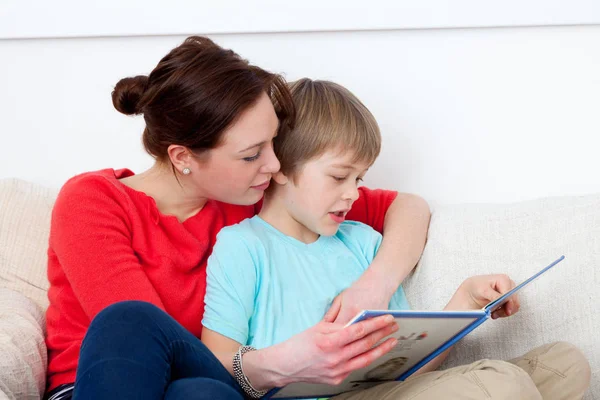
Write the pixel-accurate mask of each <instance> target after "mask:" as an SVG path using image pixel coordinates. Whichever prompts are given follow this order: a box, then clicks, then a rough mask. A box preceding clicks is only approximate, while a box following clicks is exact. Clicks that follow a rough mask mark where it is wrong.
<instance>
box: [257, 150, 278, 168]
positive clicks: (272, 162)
mask: <svg viewBox="0 0 600 400" xmlns="http://www.w3.org/2000/svg"><path fill="white" fill-rule="evenodd" d="M266 156H267V158H266V162H265V164H264V165H263V166H262V168H261V172H263V173H268V174H274V173H276V172H277V171H279V168H281V164H280V163H279V160H278V159H277V156H275V152H274V151H273V148H272V147H271V148H269V150H268V152H267V154H266Z"/></svg>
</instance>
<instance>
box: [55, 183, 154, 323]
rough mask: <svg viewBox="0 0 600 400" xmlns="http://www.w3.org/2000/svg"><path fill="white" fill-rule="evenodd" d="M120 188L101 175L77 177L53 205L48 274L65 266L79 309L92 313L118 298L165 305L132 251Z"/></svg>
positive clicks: (90, 314)
mask: <svg viewBox="0 0 600 400" xmlns="http://www.w3.org/2000/svg"><path fill="white" fill-rule="evenodd" d="M119 198H120V193H119V192H118V191H117V190H116V189H115V188H114V187H112V186H111V184H110V183H107V182H106V180H105V179H104V178H102V177H89V176H88V177H81V176H80V177H76V178H74V179H72V180H71V181H69V182H68V183H67V184H65V186H64V187H63V188H62V190H61V192H60V194H59V195H58V198H57V200H56V203H55V204H54V208H53V210H52V223H51V228H50V251H49V271H48V273H49V277H50V280H51V281H52V280H53V279H58V278H56V277H60V272H61V271H59V270H58V268H60V269H61V270H62V272H64V274H65V275H66V277H67V279H68V280H69V284H70V287H71V289H72V290H73V293H74V294H75V296H76V297H77V299H78V301H79V302H80V305H81V307H82V309H83V311H84V312H85V313H86V315H87V316H88V317H89V319H90V320H91V319H93V318H94V317H95V316H96V314H98V313H99V312H100V311H101V310H102V309H104V308H105V307H107V306H109V305H111V304H113V303H116V302H119V301H122V300H140V301H145V302H149V303H151V304H154V305H155V306H157V307H159V308H161V309H163V310H164V305H163V303H162V301H161V299H160V297H159V296H158V294H157V293H156V290H155V289H154V286H153V285H152V283H151V282H150V280H149V279H148V277H147V275H146V274H145V273H144V270H143V268H142V266H141V264H140V262H139V260H138V258H137V256H136V254H135V253H134V251H133V248H132V245H131V229H130V226H129V225H128V216H127V213H126V211H125V210H124V208H123V206H122V205H121V204H120V202H119V200H118V199H119Z"/></svg>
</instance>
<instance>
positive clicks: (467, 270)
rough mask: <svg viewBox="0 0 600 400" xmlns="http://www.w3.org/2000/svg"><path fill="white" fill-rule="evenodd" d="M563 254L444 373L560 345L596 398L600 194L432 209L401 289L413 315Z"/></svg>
mask: <svg viewBox="0 0 600 400" xmlns="http://www.w3.org/2000/svg"><path fill="white" fill-rule="evenodd" d="M563 254H564V255H565V256H566V258H565V260H564V261H563V262H561V263H559V264H558V265H557V266H556V267H554V268H553V269H552V270H550V271H548V273H546V274H545V275H544V276H542V277H540V278H539V279H537V280H536V281H534V282H532V283H531V284H530V285H529V286H528V287H526V288H525V289H523V291H522V292H521V294H520V299H521V311H520V312H519V313H518V314H516V315H515V316H513V317H511V318H504V319H501V320H493V321H492V320H490V321H487V322H486V323H484V324H483V325H482V326H480V327H479V328H477V329H476V330H475V331H474V332H472V333H470V334H469V335H468V336H467V337H465V338H464V339H463V340H462V341H461V342H460V343H458V344H457V345H456V346H455V348H454V349H453V351H452V353H451V356H450V357H449V358H448V359H447V361H446V363H445V365H444V367H452V366H455V365H460V364H466V363H470V362H472V361H475V360H478V359H481V358H492V359H504V360H506V359H510V358H513V357H516V356H519V355H521V354H523V353H525V352H527V351H528V350H530V349H531V348H533V347H536V346H539V345H542V344H544V343H549V342H554V341H559V340H566V341H569V342H571V343H573V344H575V345H577V346H578V347H579V348H580V349H581V350H582V351H583V352H584V353H585V354H586V355H587V357H588V359H589V361H590V364H591V366H592V388H591V390H590V394H589V395H588V396H589V397H588V398H600V351H599V350H600V339H599V337H598V333H599V332H600V314H599V313H598V312H597V307H598V305H599V304H600V294H599V293H600V291H599V290H598V288H599V287H600V195H589V196H581V197H558V198H545V199H540V200H534V201H528V202H522V203H514V204H507V205H466V204H464V205H445V206H433V207H432V218H431V224H430V228H429V237H428V240H427V244H426V246H425V250H424V253H423V255H422V257H421V260H420V262H419V265H418V266H417V269H416V270H415V272H414V274H413V275H412V276H411V277H409V278H408V279H407V280H406V281H405V290H406V293H407V297H408V299H409V302H410V303H411V305H412V307H413V308H414V309H425V310H439V309H442V308H443V307H444V306H445V304H446V303H447V301H448V300H449V299H450V297H451V296H452V294H453V293H454V291H455V289H456V288H457V287H458V286H459V285H460V283H461V282H462V281H463V280H464V279H466V278H468V277H469V276H473V275H480V274H488V273H506V274H508V275H509V276H510V277H511V278H512V279H513V280H514V281H515V282H517V283H519V282H521V281H523V280H524V279H526V278H527V277H529V276H531V275H532V274H533V273H535V272H537V271H538V270H540V269H541V268H542V267H544V266H546V265H548V264H550V262H552V261H554V260H555V259H557V258H558V257H559V256H561V255H563Z"/></svg>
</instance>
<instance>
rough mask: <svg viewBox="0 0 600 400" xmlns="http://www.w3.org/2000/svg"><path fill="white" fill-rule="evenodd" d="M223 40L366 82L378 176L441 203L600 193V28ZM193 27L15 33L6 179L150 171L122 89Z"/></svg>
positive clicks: (2, 140)
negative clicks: (377, 129) (107, 34)
mask: <svg viewBox="0 0 600 400" xmlns="http://www.w3.org/2000/svg"><path fill="white" fill-rule="evenodd" d="M212 37H213V38H214V39H215V40H216V41H217V42H219V43H220V44H222V45H223V46H226V47H231V48H233V49H234V50H236V51H237V52H238V53H240V54H241V55H243V56H244V57H246V58H248V59H250V60H251V61H252V62H253V63H256V64H258V65H260V66H262V67H264V68H267V69H270V70H272V71H277V72H282V73H285V75H286V76H287V77H288V78H289V79H295V78H298V77H301V76H309V77H312V78H324V79H331V80H335V81H337V82H339V83H342V84H344V85H346V86H348V87H349V88H350V89H351V90H352V91H354V92H355V94H357V95H358V96H359V97H360V98H361V99H362V100H363V101H364V102H365V104H366V105H367V106H368V107H369V108H370V109H371V110H372V112H373V113H374V115H375V116H376V118H377V119H378V120H379V122H380V125H381V128H382V131H383V135H384V150H383V153H382V155H381V157H380V159H379V160H378V161H377V163H376V165H375V166H374V167H373V169H372V171H371V172H370V173H369V175H367V184H368V185H369V186H377V187H385V188H393V189H399V190H402V191H409V192H415V193H419V194H421V195H422V196H424V197H425V198H427V199H428V200H430V201H439V202H507V201H516V200H523V199H530V198H535V197H540V196H549V195H561V194H584V193H591V192H600V176H599V172H600V157H598V151H599V149H600V139H599V137H600V135H599V134H600V107H599V106H600V104H599V103H600V102H599V100H600V26H597V25H596V26H561V27H531V28H524V27H512V28H485V29H441V30H435V29H431V30H380V31H360V32H359V31H356V32H352V31H349V32H328V33H326V32H315V33H270V34H231V35H212ZM183 38H184V36H154V37H136V38H133V37H115V38H85V39H84V38H68V39H30V40H12V39H8V40H0V178H5V177H20V178H24V179H29V180H33V181H36V182H39V183H42V184H45V185H50V186H58V185H60V184H62V183H63V182H64V181H65V180H66V179H67V178H68V177H70V176H72V175H74V174H76V173H79V172H82V171H86V170H93V169H99V168H104V167H124V166H127V167H130V168H132V169H133V170H134V171H138V172H139V171H141V170H143V169H144V168H146V167H148V166H149V165H150V164H151V160H150V158H149V157H148V156H146V155H145V153H144V152H143V149H142V147H141V143H140V134H141V131H142V127H143V125H142V123H143V121H142V119H141V118H140V117H136V118H130V117H126V116H124V115H121V114H119V113H118V112H117V111H115V110H114V109H113V108H112V104H111V100H110V92H111V90H112V87H113V86H114V84H115V83H116V82H117V81H118V80H119V79H120V78H122V77H125V76H129V75H134V74H140V73H148V72H150V70H151V69H152V68H153V67H154V65H156V63H157V62H158V60H159V59H160V58H161V57H162V56H163V55H164V54H165V53H166V52H167V51H168V50H169V49H170V48H172V47H173V46H175V45H177V44H178V43H180V42H181V41H182V40H183Z"/></svg>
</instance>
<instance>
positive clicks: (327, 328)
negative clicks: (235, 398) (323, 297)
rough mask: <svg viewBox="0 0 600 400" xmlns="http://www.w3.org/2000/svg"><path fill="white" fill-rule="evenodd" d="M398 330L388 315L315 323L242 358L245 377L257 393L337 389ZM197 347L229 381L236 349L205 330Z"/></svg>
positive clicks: (233, 343) (378, 354)
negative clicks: (300, 385) (316, 386)
mask: <svg viewBox="0 0 600 400" xmlns="http://www.w3.org/2000/svg"><path fill="white" fill-rule="evenodd" d="M397 329H398V326H397V325H396V323H395V322H394V319H393V318H392V317H391V316H389V315H386V316H382V317H378V318H373V319H370V320H366V321H361V322H359V323H356V324H353V325H351V326H348V327H344V326H343V325H340V324H333V323H329V322H320V323H319V324H317V325H315V326H314V327H312V328H309V329H307V330H306V331H304V332H302V333H300V334H298V335H295V336H294V337H292V338H290V339H289V340H287V341H285V342H282V343H279V344H277V345H274V346H271V347H267V348H265V349H261V350H257V351H251V352H248V353H246V354H244V356H243V368H244V374H245V375H246V377H247V378H248V380H249V381H250V383H251V384H252V386H253V387H254V388H255V389H257V390H267V389H271V388H274V387H283V386H286V385H288V384H290V383H293V382H310V383H326V384H332V385H337V384H339V383H341V382H342V381H343V380H344V379H345V378H346V377H347V376H348V375H349V374H350V373H351V372H352V371H354V370H356V369H358V368H363V367H365V366H367V365H369V364H371V363H372V362H373V361H374V360H376V359H377V358H379V357H381V356H382V355H384V354H385V353H387V352H388V351H390V350H391V349H392V348H393V347H394V346H395V345H396V340H395V339H388V340H386V341H385V342H383V343H382V344H380V345H378V346H377V347H373V346H374V345H375V344H376V343H377V342H379V340H381V339H382V338H384V337H386V336H387V335H389V334H391V333H393V332H394V331H396V330H397ZM202 342H203V343H204V344H205V345H206V346H207V347H208V348H209V349H210V350H211V351H212V352H213V354H215V356H216V357H217V358H218V359H219V360H220V361H221V363H222V364H223V365H224V366H225V368H227V370H228V371H229V373H231V374H232V375H233V372H232V371H233V367H232V364H233V363H232V360H233V356H234V354H235V353H236V352H237V350H238V348H239V346H240V344H239V343H238V342H236V341H235V340H232V339H229V338H227V337H225V336H223V335H221V334H219V333H217V332H215V331H212V330H210V329H208V328H206V327H205V328H203V331H202Z"/></svg>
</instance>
